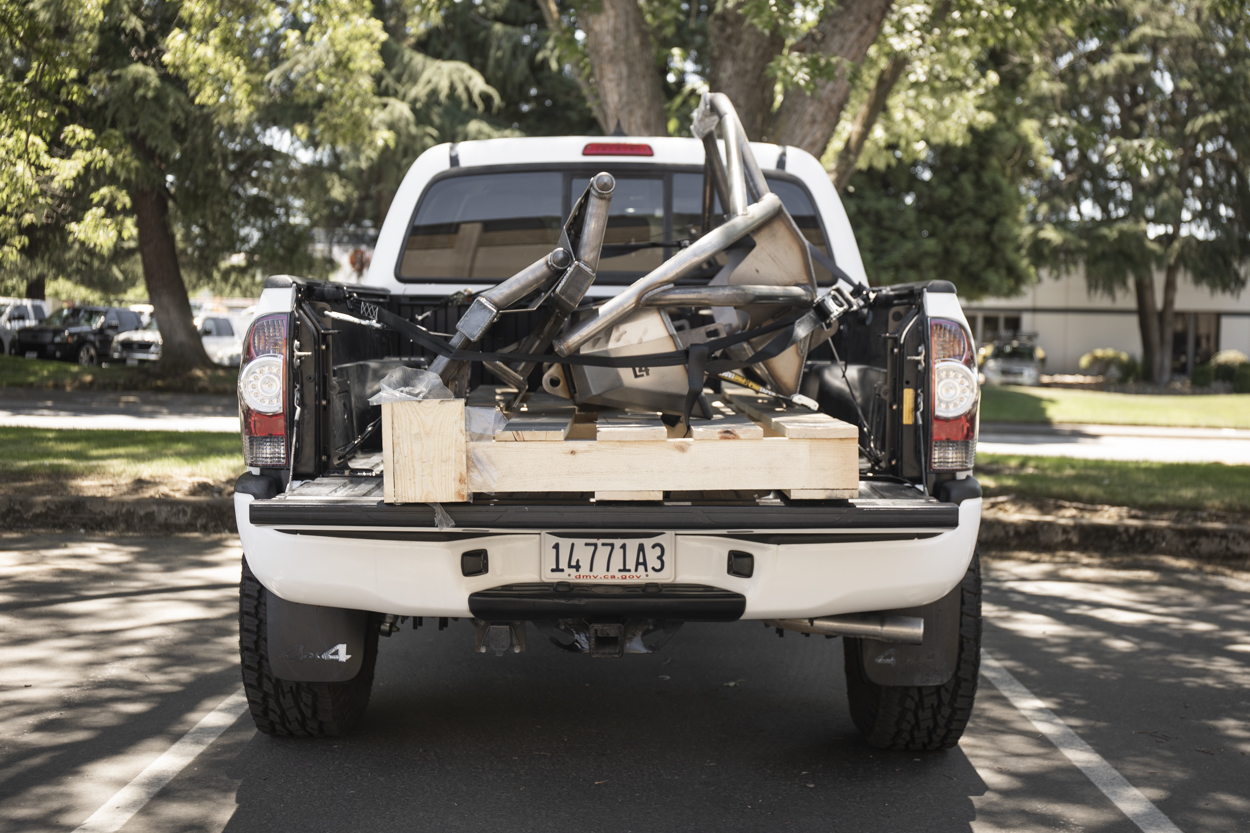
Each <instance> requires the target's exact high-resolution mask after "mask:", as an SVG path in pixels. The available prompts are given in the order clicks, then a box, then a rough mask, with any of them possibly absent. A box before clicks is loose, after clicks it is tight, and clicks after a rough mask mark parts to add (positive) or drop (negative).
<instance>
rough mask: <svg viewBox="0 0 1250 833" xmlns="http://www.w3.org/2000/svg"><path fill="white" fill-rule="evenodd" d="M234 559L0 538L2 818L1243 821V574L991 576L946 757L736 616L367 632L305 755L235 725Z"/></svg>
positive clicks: (448, 824) (291, 822) (1248, 630)
mask: <svg viewBox="0 0 1250 833" xmlns="http://www.w3.org/2000/svg"><path fill="white" fill-rule="evenodd" d="M239 554H240V553H239V548H238V544H237V541H236V540H234V539H232V538H230V537H190V536H188V537H173V538H162V539H148V538H128V537H108V536H90V535H86V536H84V535H37V536H36V535H13V534H10V535H6V536H4V537H3V538H0V564H3V569H4V571H5V573H6V574H7V575H9V576H10V577H11V579H10V581H9V582H7V584H6V586H5V588H4V591H3V596H2V598H0V624H2V631H0V633H2V636H0V662H2V663H3V668H4V673H3V675H2V679H3V684H2V694H0V820H2V821H3V823H2V825H0V826H3V828H4V829H5V830H8V831H44V830H46V831H53V830H75V829H78V828H79V827H80V825H83V824H84V822H87V821H88V820H89V819H90V823H89V824H88V826H86V827H83V828H82V829H85V830H112V829H121V830H125V831H141V830H151V831H182V830H186V831H191V830H196V831H199V830H213V831H219V830H228V831H273V830H309V831H321V830H359V829H366V828H367V829H370V830H440V831H444V830H445V831H455V830H466V831H470V830H471V831H483V830H508V831H513V830H515V831H526V830H535V831H537V830H542V831H553V830H570V831H655V830H769V831H771V830H821V831H827V830H882V831H885V830H909V831H929V830H933V831H951V830H954V831H958V830H972V831H978V833H980V832H981V831H999V830H1002V831H1007V830H1011V831H1021V830H1028V831H1033V830H1037V831H1041V830H1082V831H1131V830H1137V829H1143V830H1148V831H1152V833H1153V831H1163V830H1174V829H1177V828H1179V829H1181V830H1185V831H1237V830H1245V829H1246V827H1247V821H1248V820H1250V794H1248V791H1247V789H1246V785H1247V784H1250V756H1248V755H1250V721H1248V720H1247V715H1250V607H1248V606H1247V600H1248V599H1250V581H1246V580H1245V579H1244V578H1237V577H1228V576H1218V575H1209V574H1202V573H1198V572H1194V571H1191V570H1187V569H1184V568H1182V567H1168V566H1166V565H1157V564H1147V563H1142V564H1137V565H1126V564H1102V565H1099V564H1096V563H1089V564H1087V563H1083V562H1081V561H1080V560H1067V561H1064V562H1060V563H1056V562H1054V561H1053V560H1037V561H1034V560H1030V559H1031V556H1028V555H1027V554H1024V555H1021V554H1016V557H1014V558H1004V557H998V558H994V559H991V560H989V561H988V562H987V564H986V578H987V585H986V622H987V628H986V637H985V650H986V654H987V655H988V656H987V661H986V665H985V666H984V667H983V674H982V678H981V683H980V694H979V695H978V703H977V709H976V712H975V714H974V717H973V722H972V724H971V727H970V729H969V731H968V733H967V734H966V735H965V737H964V739H963V741H962V743H961V744H960V745H959V746H958V747H957V748H955V749H952V750H950V751H948V752H944V753H937V754H913V753H885V752H881V751H878V750H873V749H870V748H868V747H867V746H865V745H864V744H863V743H862V742H861V740H860V739H859V737H858V735H857V733H856V730H855V727H854V725H853V724H852V723H851V720H850V718H849V716H848V714H847V710H846V701H845V693H844V681H843V672H842V650H841V644H840V641H839V640H824V639H820V638H810V639H807V638H803V637H801V636H799V635H797V634H788V635H787V636H786V637H785V638H784V639H779V638H778V637H777V636H776V635H775V634H774V633H773V632H772V631H771V630H767V629H765V628H763V627H760V626H759V624H757V623H747V622H743V623H739V624H735V625H728V626H715V625H687V626H686V627H685V628H684V629H683V630H682V631H681V632H680V633H679V634H678V635H677V636H676V637H675V638H674V639H673V641H672V642H670V643H669V644H668V645H667V646H666V647H665V648H664V649H663V650H662V651H661V652H659V653H657V654H653V655H648V656H629V657H626V658H624V659H622V660H617V661H599V660H591V659H588V658H585V657H578V656H570V655H565V654H562V653H561V652H560V651H558V650H557V649H556V648H554V647H552V646H550V645H547V644H544V643H542V642H541V641H540V640H539V638H538V636H537V634H536V632H534V631H532V630H531V632H530V648H529V651H528V652H527V653H524V654H521V655H519V656H511V655H510V656H505V657H498V658H497V657H495V656H493V655H490V656H483V655H477V654H474V653H473V652H472V650H471V645H472V630H471V626H470V625H469V623H468V622H465V621H459V622H452V623H451V626H450V627H449V628H448V630H446V631H443V632H439V631H438V630H437V628H436V627H430V626H427V627H424V628H422V629H421V630H418V631H415V632H414V631H412V630H403V631H401V632H400V633H398V634H396V635H395V636H394V637H392V638H390V639H389V640H382V647H381V653H380V657H379V662H378V674H377V680H376V682H375V686H374V697H373V701H372V704H371V705H370V707H369V712H368V714H367V716H366V718H365V720H364V722H363V724H362V726H361V727H360V728H359V730H358V731H356V732H355V733H353V734H352V735H350V736H348V737H345V738H339V739H334V740H325V741H303V740H277V739H273V738H269V737H266V736H264V735H261V734H258V733H257V732H256V731H255V729H254V728H253V727H252V724H251V721H250V718H249V717H248V716H247V715H243V716H241V717H239V719H237V720H234V719H233V716H234V715H235V714H239V713H240V712H241V708H240V706H239V701H238V699H237V698H235V699H231V698H232V697H234V695H236V693H237V692H238V691H239V675H238V670H237V653H236V651H237V648H236V639H237V637H236V620H235V616H236V586H235V585H236V582H237V580H238V574H239ZM427 621H428V620H427ZM1013 680H1014V681H1015V682H1014V683H1013V682H1012V681H1013ZM1000 687H1005V688H1006V689H1007V691H1008V694H1010V695H1011V697H1010V699H1009V697H1008V696H1007V695H1005V694H1004V693H1003V691H1002V690H1000ZM1030 698H1032V699H1030ZM1022 709H1023V710H1022ZM1045 710H1049V711H1045ZM1048 714H1049V715H1053V718H1048V717H1047V715H1048ZM206 716H208V717H209V719H208V720H207V721H206V724H205V726H201V729H200V730H199V732H198V733H197V732H192V733H191V735H190V736H189V738H188V739H184V740H183V741H182V742H181V744H179V740H180V739H181V738H184V736H186V735H187V734H188V732H189V730H192V729H193V727H195V726H196V725H197V724H198V723H200V721H201V720H202V719H204V718H205V717H206ZM1047 720H1051V721H1052V722H1050V723H1047V722H1046V721H1047ZM1035 721H1037V722H1035ZM214 725H225V726H227V728H225V730H224V732H221V733H220V734H219V736H215V737H213V736H214V734H215V732H216V731H217V730H216V729H213V728H212V727H213V726H214ZM1065 733H1066V734H1065ZM1052 738H1053V739H1054V740H1052ZM1073 738H1076V740H1075V741H1073ZM210 739H211V742H209V743H207V745H206V746H205V747H204V748H203V751H201V752H199V754H198V755H195V754H194V753H195V752H196V751H198V750H199V748H200V747H201V746H204V742H205V741H207V740H210ZM1056 742H1057V743H1059V745H1060V746H1066V748H1067V754H1065V753H1064V752H1061V751H1060V749H1059V748H1058V746H1056ZM1074 743H1075V746H1074V745H1073V744H1074ZM175 744H179V745H177V746H175ZM1083 744H1087V745H1088V746H1087V747H1085V746H1083ZM171 747H173V750H172V751H171ZM188 750H189V752H188ZM1074 761H1075V762H1076V763H1074ZM1078 763H1079V764H1080V765H1081V767H1083V769H1082V768H1078V766H1077V764H1078ZM1121 778H1122V779H1123V780H1122V781H1121V780H1117V779H1121ZM1095 781H1097V782H1098V783H1099V785H1101V788H1100V786H1099V785H1096V784H1095ZM166 782H168V783H166ZM127 785H131V786H130V787H129V788H127ZM162 785H163V787H162ZM1126 786H1127V789H1125V787H1126ZM1109 795H1110V796H1111V797H1109ZM1113 798H1114V799H1115V801H1113ZM1117 802H1118V803H1117ZM1125 808H1127V810H1128V811H1129V812H1132V813H1134V814H1135V816H1134V817H1135V819H1136V821H1133V820H1130V818H1129V817H1128V815H1126V814H1125ZM131 813H133V815H130V814H131ZM119 825H120V827H119Z"/></svg>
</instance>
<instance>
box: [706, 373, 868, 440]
mask: <svg viewBox="0 0 1250 833" xmlns="http://www.w3.org/2000/svg"><path fill="white" fill-rule="evenodd" d="M726 387H727V388H728V387H729V386H726ZM738 390H740V391H743V392H742V393H738V392H736V391H727V396H728V397H729V401H730V402H731V403H733V406H734V407H735V408H737V409H738V410H740V411H742V412H743V413H744V414H746V415H747V416H750V417H753V418H755V419H757V420H759V421H760V422H762V423H764V424H765V425H767V426H768V427H769V428H771V429H773V430H774V431H776V432H777V433H778V434H780V435H781V436H783V437H787V438H789V439H794V440H800V439H804V440H805V439H830V440H834V439H854V440H856V442H858V441H859V429H858V428H856V427H855V426H854V425H852V424H851V423H849V422H843V421H842V420H840V419H834V418H833V417H831V416H829V415H828V414H822V413H819V412H818V411H809V410H807V409H806V408H801V407H799V406H797V405H786V404H783V403H782V402H779V401H778V400H776V399H773V398H772V397H771V396H759V395H758V394H755V393H752V392H749V391H747V390H746V389H745V388H738Z"/></svg>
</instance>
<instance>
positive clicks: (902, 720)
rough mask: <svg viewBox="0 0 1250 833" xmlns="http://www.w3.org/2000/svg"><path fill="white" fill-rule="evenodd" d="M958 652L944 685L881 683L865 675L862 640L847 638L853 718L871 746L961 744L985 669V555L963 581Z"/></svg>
mask: <svg viewBox="0 0 1250 833" xmlns="http://www.w3.org/2000/svg"><path fill="white" fill-rule="evenodd" d="M960 591H961V592H960V617H959V653H958V658H957V660H956V664H955V673H954V675H953V676H952V677H951V678H950V679H949V680H947V681H946V683H944V684H943V685H934V686H884V685H877V684H876V683H874V682H873V681H872V680H870V679H868V675H867V674H865V673H864V661H863V640H861V639H846V640H844V641H845V643H846V644H845V646H844V652H845V660H846V693H847V698H848V699H849V700H850V704H851V719H852V720H854V721H855V725H856V726H857V727H858V728H859V730H860V732H862V733H863V735H864V737H865V738H866V739H867V741H868V744H869V745H870V746H875V747H877V748H878V749H900V750H901V749H906V750H913V751H925V750H928V751H932V750H938V749H950V748H951V747H952V746H954V745H955V744H957V743H959V739H960V738H961V737H962V736H963V733H964V729H965V728H966V727H967V726H968V718H970V717H971V716H972V704H973V701H974V700H975V699H976V694H977V676H978V675H979V674H980V671H981V559H980V556H979V555H974V556H973V557H972V563H971V564H970V565H969V566H968V572H967V573H966V574H965V575H964V579H963V582H962V583H961V584H960Z"/></svg>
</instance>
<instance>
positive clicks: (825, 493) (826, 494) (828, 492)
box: [782, 486, 859, 500]
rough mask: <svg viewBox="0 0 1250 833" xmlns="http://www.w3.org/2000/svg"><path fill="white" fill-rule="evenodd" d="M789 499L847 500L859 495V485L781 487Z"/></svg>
mask: <svg viewBox="0 0 1250 833" xmlns="http://www.w3.org/2000/svg"><path fill="white" fill-rule="evenodd" d="M782 491H783V492H785V494H786V497H788V498H790V499H791V500H849V499H852V498H857V497H859V487H858V486H857V487H855V488H854V489H783V490H782Z"/></svg>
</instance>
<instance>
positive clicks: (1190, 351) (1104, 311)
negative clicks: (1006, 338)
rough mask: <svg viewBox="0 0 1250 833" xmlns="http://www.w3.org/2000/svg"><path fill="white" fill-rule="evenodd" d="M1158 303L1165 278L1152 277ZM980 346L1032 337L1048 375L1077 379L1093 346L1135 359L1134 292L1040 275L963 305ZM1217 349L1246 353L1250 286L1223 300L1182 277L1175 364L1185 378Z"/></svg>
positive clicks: (1249, 334) (1249, 348)
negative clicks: (1010, 336) (1006, 292)
mask: <svg viewBox="0 0 1250 833" xmlns="http://www.w3.org/2000/svg"><path fill="white" fill-rule="evenodd" d="M1155 291H1156V293H1157V298H1156V302H1157V303H1161V302H1162V297H1163V276H1162V275H1158V276H1156V278H1155ZM963 306H964V312H965V313H966V314H967V316H968V323H969V324H970V325H971V326H972V332H973V334H974V335H975V336H976V339H977V343H978V344H984V343H987V342H988V341H991V340H993V338H994V337H995V335H996V334H998V333H1006V332H1017V331H1018V332H1026V333H1037V341H1038V344H1040V345H1041V347H1042V348H1043V349H1044V350H1045V351H1046V367H1045V369H1044V370H1043V372H1045V373H1079V372H1081V371H1080V359H1081V356H1082V355H1084V354H1085V353H1088V352H1089V351H1090V350H1093V349H1095V348H1097V347H1114V348H1116V349H1118V350H1123V351H1124V352H1126V353H1128V354H1129V355H1131V356H1135V357H1136V358H1138V359H1140V358H1141V355H1142V349H1141V333H1140V331H1139V330H1138V325H1137V300H1136V296H1135V295H1134V293H1133V290H1132V288H1128V289H1126V290H1124V291H1122V292H1118V293H1117V294H1116V297H1115V298H1111V297H1108V296H1107V295H1101V294H1094V293H1090V292H1089V291H1088V290H1087V289H1086V287H1085V277H1084V275H1082V274H1080V273H1072V274H1067V275H1062V276H1059V277H1055V276H1053V275H1048V274H1045V273H1043V275H1042V277H1041V278H1040V279H1039V280H1038V282H1037V283H1036V284H1035V285H1033V286H1032V287H1031V288H1029V290H1028V291H1027V292H1025V293H1024V294H1023V295H1020V296H1019V297H1016V298H983V299H981V300H979V301H967V302H965V303H964V305H963ZM1218 350H1240V351H1241V352H1243V353H1245V354H1247V355H1250V286H1248V287H1247V288H1246V289H1244V290H1242V291H1241V292H1240V293H1237V294H1233V295H1224V294H1220V293H1215V292H1212V291H1211V290H1209V289H1206V288H1205V287H1197V286H1194V285H1193V283H1192V282H1190V280H1189V279H1188V277H1187V276H1182V277H1181V280H1180V285H1179V286H1178V287H1177V292H1176V322H1175V332H1174V333H1173V339H1172V366H1173V370H1174V372H1176V373H1179V374H1183V375H1188V374H1189V372H1190V371H1191V370H1192V369H1193V367H1194V365H1196V364H1202V363H1203V362H1205V361H1207V360H1208V359H1210V358H1211V356H1212V354H1214V353H1215V352H1216V351H1218Z"/></svg>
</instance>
